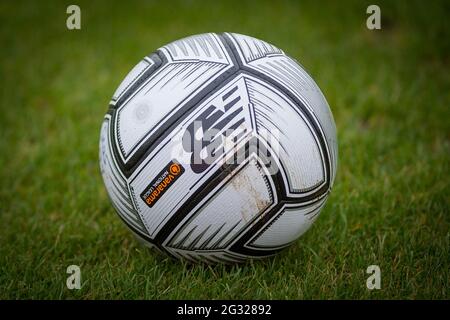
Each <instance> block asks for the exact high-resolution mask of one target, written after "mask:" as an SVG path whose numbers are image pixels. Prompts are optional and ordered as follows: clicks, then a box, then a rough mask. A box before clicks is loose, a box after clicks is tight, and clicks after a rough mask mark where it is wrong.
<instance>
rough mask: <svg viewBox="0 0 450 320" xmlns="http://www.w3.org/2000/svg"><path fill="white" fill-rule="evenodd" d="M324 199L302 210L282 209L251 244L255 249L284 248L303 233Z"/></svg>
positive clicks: (317, 212) (315, 215)
mask: <svg viewBox="0 0 450 320" xmlns="http://www.w3.org/2000/svg"><path fill="white" fill-rule="evenodd" d="M325 201H326V198H323V199H321V200H320V201H318V202H316V203H314V204H313V205H310V206H307V207H303V208H289V207H287V208H286V209H284V210H283V211H282V212H281V213H280V214H279V215H278V216H277V217H276V218H275V219H274V220H273V221H272V222H271V223H270V224H269V225H268V226H266V227H265V228H264V229H263V231H262V232H261V233H260V234H259V235H258V236H257V237H256V239H255V240H254V241H253V242H252V243H251V246H252V247H255V248H277V247H285V246H287V245H289V244H291V243H292V242H293V241H295V240H296V239H298V238H299V237H300V236H301V235H302V234H303V233H305V232H306V231H307V230H308V229H309V228H310V227H311V225H312V223H313V222H314V220H315V218H316V217H317V215H318V214H319V212H320V210H321V209H322V206H323V204H324V203H325Z"/></svg>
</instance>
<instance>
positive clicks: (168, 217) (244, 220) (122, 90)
mask: <svg viewBox="0 0 450 320" xmlns="http://www.w3.org/2000/svg"><path fill="white" fill-rule="evenodd" d="M336 166H337V141H336V129H335V125H334V121H333V117H332V114H331V111H330V108H329V106H328V104H327V102H326V100H325V97H324V96H323V94H322V92H321V91H320V89H319V88H318V86H317V85H316V83H315V82H314V80H313V79H312V78H311V77H310V76H309V75H308V73H307V72H306V71H305V70H304V69H303V67H302V66H301V65H300V64H299V63H298V62H296V61H295V60H294V59H292V58H290V57H289V56H287V55H286V54H285V53H284V52H283V51H282V50H281V49H279V48H277V47H275V46H273V45H271V44H269V43H267V42H264V41H261V40H258V39H255V38H252V37H249V36H244V35H240V34H233V33H223V34H215V33H209V34H201V35H195V36H191V37H188V38H184V39H181V40H177V41H174V42H172V43H169V44H167V45H165V46H163V47H161V48H159V49H158V50H156V51H155V52H153V53H152V54H150V55H148V56H146V57H145V58H144V59H143V60H142V61H141V62H139V63H138V64H137V65H136V66H135V67H134V68H133V69H132V70H131V71H130V73H129V74H128V75H127V76H126V78H125V79H124V80H123V81H122V83H121V84H120V86H119V87H118V88H117V90H116V92H115V93H114V95H113V97H112V100H111V102H110V104H109V108H108V111H107V113H106V115H105V118H104V120H103V123H102V127H101V134H100V167H101V172H102V176H103V180H104V183H105V186H106V189H107V192H108V194H109V197H110V199H111V202H112V205H113V206H114V208H115V209H116V211H117V213H118V216H119V217H120V218H121V219H122V221H123V222H124V223H125V224H126V225H127V226H128V228H129V229H130V230H131V231H132V232H133V233H134V234H135V235H136V236H137V237H138V238H139V239H141V240H142V241H143V242H144V243H145V244H147V245H148V246H151V247H155V248H157V249H159V250H160V251H163V252H165V253H167V254H169V255H170V256H173V257H176V258H181V259H186V260H189V261H192V262H200V261H201V262H210V263H217V262H242V261H246V260H248V259H257V258H263V257H267V256H271V255H274V254H276V253H277V252H279V251H280V250H282V249H283V248H286V247H287V246H289V245H290V244H292V243H293V242H294V241H295V240H296V239H297V238H298V237H300V236H301V235H302V234H303V233H304V232H305V231H306V230H308V228H309V227H310V226H311V224H312V223H313V222H314V221H315V220H316V219H317V217H318V215H319V213H320V211H321V209H322V207H323V206H324V204H325V202H326V200H327V196H328V194H329V192H330V190H331V187H332V185H333V180H334V177H335V175H336Z"/></svg>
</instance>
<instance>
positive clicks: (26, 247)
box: [0, 1, 450, 299]
mask: <svg viewBox="0 0 450 320" xmlns="http://www.w3.org/2000/svg"><path fill="white" fill-rule="evenodd" d="M77 3H78V4H79V5H80V7H81V13H82V17H81V18H82V25H81V27H82V29H81V30H78V31H68V30H67V28H66V18H67V14H66V7H67V6H68V5H69V4H72V2H66V3H65V2H56V1H52V2H48V3H44V2H43V1H29V2H21V1H10V2H6V1H2V2H1V3H0V43H1V50H0V75H1V88H0V90H1V93H0V99H1V104H0V106H1V109H0V111H1V112H0V181H1V182H0V298H1V299H17V298H19V299H20V298H31V299H50V298H57V299H58V298H62V299H73V298H81V299H105V298H106V299H109V298H118V299H135V298H138V299H173V298H176V299H266V298H268V299H278V298H279V299H312V298H314V299H320V298H324V299H341V298H343V299H348V298H356V299H359V298H364V299H391V298H395V299H398V298H408V299H410V298H432V299H448V298H449V275H450V271H449V263H450V253H449V249H450V237H449V227H450V221H449V220H450V218H449V208H450V206H449V192H450V190H449V182H450V179H449V173H450V172H449V154H450V153H449V152H450V145H449V138H450V120H449V118H450V113H449V106H450V97H449V88H450V75H449V64H450V58H449V52H450V48H449V47H450V46H449V43H450V41H449V39H450V28H449V23H448V17H447V16H446V12H449V10H448V9H449V5H448V3H447V2H444V1H443V2H437V1H431V2H427V3H426V4H424V3H423V2H421V1H417V2H410V1H407V2H406V1H405V2H396V3H392V2H389V3H384V2H380V1H377V3H378V4H379V5H380V7H381V12H382V30H378V31H370V30H368V29H367V28H366V18H367V16H368V15H367V14H366V8H367V6H368V5H369V4H370V2H367V3H366V2H364V1H355V2H334V1H333V2H319V3H318V2H316V1H310V2H302V3H298V2H296V1H292V2H281V1H280V2H279V1H267V2H262V1H252V2H247V1H235V2H230V1H226V2H218V1H217V2H216V1H214V2H203V1H185V2H173V3H167V2H165V3H164V2H161V3H158V2H134V1H127V2H126V3H123V4H122V5H120V4H113V3H112V2H110V1H85V2H84V1H77ZM211 31H212V32H223V31H233V32H238V33H243V34H249V35H252V36H255V37H258V38H261V39H264V40H266V41H268V42H271V43H273V44H275V45H276V46H278V47H280V48H282V49H283V50H284V51H285V52H286V53H287V54H289V55H291V56H292V57H294V58H296V59H297V60H298V61H300V62H301V63H302V65H303V66H304V67H305V68H306V69H307V70H308V72H309V73H310V74H311V75H312V77H313V78H314V79H315V80H316V81H317V83H318V85H319V86H320V87H321V89H322V91H323V92H324V94H325V96H326V98H327V100H328V102H329V104H330V106H331V109H332V111H333V114H334V117H335V121H336V125H337V129H338V141H339V168H338V174H337V179H336V182H335V185H334V188H333V190H332V192H331V195H330V198H329V200H328V203H327V205H326V206H325V208H324V210H323V211H322V213H321V216H320V217H319V219H318V220H317V221H316V223H315V224H314V226H313V227H312V228H311V230H309V231H308V232H307V233H306V234H305V235H304V236H303V237H301V238H300V239H299V240H298V241H297V242H296V243H295V244H294V245H293V246H292V247H290V248H289V249H287V250H285V251H283V252H282V253H281V254H279V255H278V256H276V257H274V258H271V259H267V260H263V261H254V262H251V263H248V264H244V265H231V266H224V265H217V266H208V265H189V264H186V263H183V262H178V261H174V260H172V259H170V258H167V257H165V256H163V255H160V254H158V253H155V252H153V251H150V250H148V249H146V248H145V247H143V246H142V245H140V244H139V243H138V242H137V241H136V240H135V239H134V237H133V236H132V234H131V233H130V232H129V231H128V230H127V229H126V227H125V226H124V225H123V223H122V222H121V221H120V219H119V218H118V217H117V216H116V213H115V212H114V210H113V207H112V206H111V204H110V202H109V200H108V197H107V194H106V191H105V188H104V186H103V182H102V179H101V176H100V170H99V164H98V139H99V130H100V125H101V121H102V118H103V115H104V113H105V112H106V109H107V105H108V102H109V99H110V97H111V95H112V94H113V92H114V90H115V89H116V87H117V86H118V85H119V83H120V81H121V80H122V79H123V78H124V77H125V75H126V74H127V72H128V71H129V70H130V69H131V68H132V67H133V66H134V65H135V64H136V63H137V62H138V61H139V60H140V59H141V58H142V57H144V56H145V55H147V54H149V53H150V52H152V51H153V50H155V49H156V48H158V47H160V46H162V45H164V44H166V43H167V42H170V41H173V40H175V39H179V38H182V37H185V36H187V35H191V34H197V33H204V32H211ZM72 264H75V265H79V266H80V268H81V272H82V288H81V289H80V290H72V291H71V290H68V289H67V287H66V278H67V276H68V275H67V274H66V268H67V267H68V266H69V265H72ZM374 264H375V265H379V266H380V268H381V289H380V290H373V291H370V290H368V289H367V287H366V279H367V277H368V276H369V275H368V274H366V269H367V267H368V266H369V265H374Z"/></svg>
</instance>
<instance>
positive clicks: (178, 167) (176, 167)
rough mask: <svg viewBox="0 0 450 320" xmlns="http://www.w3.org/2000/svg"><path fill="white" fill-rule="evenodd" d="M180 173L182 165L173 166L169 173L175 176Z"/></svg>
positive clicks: (175, 164)
mask: <svg viewBox="0 0 450 320" xmlns="http://www.w3.org/2000/svg"><path fill="white" fill-rule="evenodd" d="M180 171H181V169H180V165H179V164H177V163H174V164H172V165H171V166H170V168H169V172H170V173H171V174H173V175H174V176H176V175H177V174H179V173H180Z"/></svg>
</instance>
